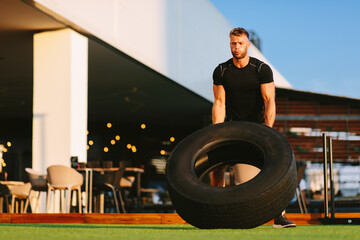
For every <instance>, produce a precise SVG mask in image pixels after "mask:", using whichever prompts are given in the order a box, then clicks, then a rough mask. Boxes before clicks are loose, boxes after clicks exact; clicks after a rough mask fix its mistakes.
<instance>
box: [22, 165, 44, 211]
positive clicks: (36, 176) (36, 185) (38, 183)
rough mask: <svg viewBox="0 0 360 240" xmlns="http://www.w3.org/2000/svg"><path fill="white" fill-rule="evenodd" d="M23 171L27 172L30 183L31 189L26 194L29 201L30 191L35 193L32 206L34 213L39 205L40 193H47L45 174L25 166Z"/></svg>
mask: <svg viewBox="0 0 360 240" xmlns="http://www.w3.org/2000/svg"><path fill="white" fill-rule="evenodd" d="M25 171H26V172H27V174H28V176H29V180H30V183H31V189H30V192H29V196H28V197H29V201H31V199H30V198H31V195H32V193H37V196H36V203H35V207H34V208H32V212H33V213H35V212H36V210H37V208H38V206H39V198H40V193H41V192H45V193H46V194H47V192H48V185H47V183H48V182H47V176H46V175H43V174H41V173H40V172H38V171H36V170H34V169H31V168H25ZM46 199H47V198H46ZM30 206H31V204H30Z"/></svg>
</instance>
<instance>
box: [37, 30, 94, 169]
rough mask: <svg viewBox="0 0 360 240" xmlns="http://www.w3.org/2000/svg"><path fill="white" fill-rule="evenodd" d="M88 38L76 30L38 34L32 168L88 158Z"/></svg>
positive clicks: (42, 167) (64, 163)
mask: <svg viewBox="0 0 360 240" xmlns="http://www.w3.org/2000/svg"><path fill="white" fill-rule="evenodd" d="M87 66H88V39H87V38H86V37H84V36H82V35H80V34H78V33H76V32H74V31H73V30H70V29H64V30H58V31H49V32H42V33H38V34H35V35H34V103H33V168H34V169H35V170H38V171H41V172H43V173H46V168H47V167H48V166H50V165H53V164H61V165H66V166H70V157H71V156H78V160H79V162H86V159H87V157H86V152H87V150H86V146H87V133H86V131H87V72H88V69H87V68H88V67H87Z"/></svg>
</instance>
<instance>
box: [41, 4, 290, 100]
mask: <svg viewBox="0 0 360 240" xmlns="http://www.w3.org/2000/svg"><path fill="white" fill-rule="evenodd" d="M34 1H35V2H37V3H39V4H40V5H42V7H45V8H47V9H49V10H51V11H53V12H55V13H57V14H58V15H60V16H62V17H64V18H66V19H67V20H68V21H70V22H72V23H74V24H76V25H77V26H79V27H80V28H82V29H83V30H85V31H87V32H89V33H91V34H93V35H95V36H97V37H98V38H100V39H102V40H103V41H105V42H107V43H108V44H110V45H112V46H114V47H115V48H117V49H119V50H120V51H122V52H124V53H126V54H128V55H129V56H131V57H133V58H134V59H137V60H138V61H140V62H142V63H143V64H145V65H147V66H149V67H150V68H152V69H154V70H156V71H158V72H159V73H161V74H163V75H165V76H167V77H168V78H170V79H172V80H173V81H176V82H177V83H179V84H181V85H183V86H185V87H187V88H188V89H190V90H192V91H193V92H196V93H197V94H199V95H201V96H203V97H205V98H206V99H209V100H210V101H212V99H213V94H212V72H213V70H214V68H215V67H216V66H217V65H218V64H219V63H220V62H224V61H226V60H228V59H229V58H231V53H230V50H229V38H228V34H229V31H230V30H231V29H232V26H231V25H230V24H229V22H228V21H227V20H226V19H225V18H224V17H223V16H222V15H221V14H220V13H219V12H218V10H217V9H216V8H215V7H214V6H213V5H212V4H211V3H210V2H209V1H208V0H196V1H193V0H127V1H126V0H101V1H100V0H34ZM250 54H252V55H253V56H255V57H258V58H260V59H262V60H265V61H266V59H265V58H264V57H263V56H262V55H261V53H260V52H259V51H257V49H255V47H251V49H250ZM266 62H268V61H266ZM272 67H273V66H272ZM273 71H274V78H275V83H276V85H277V86H278V87H284V88H289V87H291V86H290V84H289V83H288V82H287V81H286V80H285V78H283V77H282V76H281V75H280V74H279V73H278V72H277V70H276V69H275V68H274V67H273Z"/></svg>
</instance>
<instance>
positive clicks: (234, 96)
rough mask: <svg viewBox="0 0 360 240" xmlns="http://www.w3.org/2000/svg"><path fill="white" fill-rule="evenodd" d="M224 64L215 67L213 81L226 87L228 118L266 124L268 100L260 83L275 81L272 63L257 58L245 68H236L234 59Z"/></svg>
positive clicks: (229, 119) (228, 119)
mask: <svg viewBox="0 0 360 240" xmlns="http://www.w3.org/2000/svg"><path fill="white" fill-rule="evenodd" d="M221 65H222V67H220V65H219V66H218V67H216V68H215V70H214V73H213V80H214V84H215V85H223V86H224V89H225V94H226V100H225V101H226V102H225V105H226V119H227V121H251V122H259V123H263V122H264V100H263V98H262V95H261V90H260V86H261V84H264V83H271V82H273V81H274V79H273V73H272V71H271V68H270V67H269V65H267V64H265V63H263V62H261V61H260V60H258V59H256V58H253V57H250V61H249V64H248V65H246V66H245V67H243V68H238V67H236V66H235V65H234V63H233V59H230V60H228V61H227V62H226V63H225V64H221ZM224 66H225V68H224ZM223 69H225V70H223Z"/></svg>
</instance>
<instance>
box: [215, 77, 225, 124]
mask: <svg viewBox="0 0 360 240" xmlns="http://www.w3.org/2000/svg"><path fill="white" fill-rule="evenodd" d="M213 91H214V98H215V100H214V104H213V108H212V122H213V124H217V123H222V122H224V120H225V114H226V112H225V89H224V87H223V86H222V85H215V84H214V85H213Z"/></svg>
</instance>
